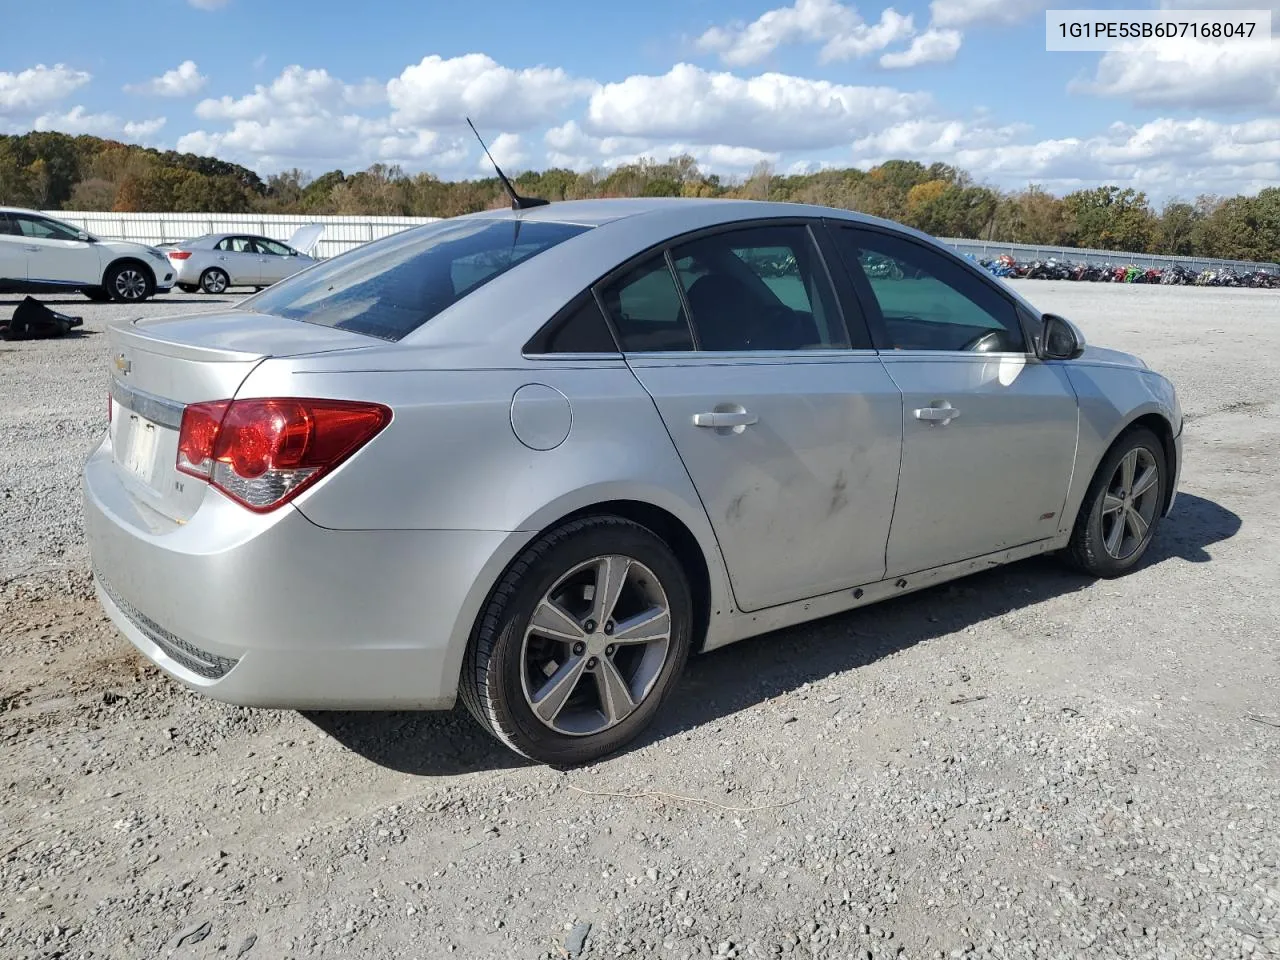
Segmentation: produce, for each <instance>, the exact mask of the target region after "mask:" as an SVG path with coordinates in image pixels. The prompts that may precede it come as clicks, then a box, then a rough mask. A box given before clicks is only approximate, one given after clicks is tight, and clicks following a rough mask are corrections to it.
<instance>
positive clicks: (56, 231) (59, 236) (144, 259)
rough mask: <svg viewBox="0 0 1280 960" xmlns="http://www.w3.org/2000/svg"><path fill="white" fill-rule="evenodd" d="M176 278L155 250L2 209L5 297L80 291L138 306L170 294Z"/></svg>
mask: <svg viewBox="0 0 1280 960" xmlns="http://www.w3.org/2000/svg"><path fill="white" fill-rule="evenodd" d="M174 274H175V271H174V269H173V267H172V266H171V265H170V263H169V260H168V258H167V257H165V255H164V252H163V251H161V250H157V249H156V248H155V247H149V246H146V245H145V244H141V243H131V242H129V241H127V240H100V239H99V238H97V237H95V236H94V235H93V234H91V233H89V232H88V231H86V230H81V229H80V228H79V227H76V226H73V225H72V224H69V223H63V222H62V221H61V220H55V219H53V217H49V216H46V215H45V214H43V213H40V212H39V211H36V210H22V209H19V208H16V207H0V293H60V292H69V291H75V290H78V291H80V292H81V293H83V294H84V295H85V296H87V297H88V298H89V299H90V300H117V301H121V302H124V303H137V302H139V301H142V300H146V299H147V298H148V297H150V296H152V295H153V294H157V293H168V292H169V290H170V288H171V287H172V286H173V282H174Z"/></svg>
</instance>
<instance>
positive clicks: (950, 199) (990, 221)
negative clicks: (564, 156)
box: [0, 133, 1280, 261]
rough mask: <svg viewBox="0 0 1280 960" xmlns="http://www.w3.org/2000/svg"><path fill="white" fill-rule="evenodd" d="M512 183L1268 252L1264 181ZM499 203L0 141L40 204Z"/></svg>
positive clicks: (1259, 255) (964, 229) (104, 144)
mask: <svg viewBox="0 0 1280 960" xmlns="http://www.w3.org/2000/svg"><path fill="white" fill-rule="evenodd" d="M515 180H516V184H517V189H519V190H520V192H521V193H524V194H528V195H531V196H537V197H544V198H546V199H548V200H576V199H585V198H591V197H637V196H642V197H736V198H746V199H757V200H781V201H792V202H797V203H816V204H822V205H826V206H832V207H840V208H843V209H847V210H858V211H861V212H863V213H868V214H872V215H874V216H878V217H885V218H887V219H890V220H897V221H899V222H901V223H906V224H909V225H910V226H913V227H917V228H919V229H921V230H924V231H926V232H928V233H931V234H934V235H936V236H943V237H967V238H973V239H987V240H997V241H1011V242H1015V243H1037V244H1053V245H1057V246H1066V247H1095V248H1101V249H1109V250H1122V251H1126V252H1130V253H1155V254H1178V255H1184V256H1202V257H1223V258H1227V259H1236V260H1262V261H1280V188H1277V187H1269V188H1267V189H1265V190H1262V191H1261V192H1259V193H1258V194H1257V195H1255V196H1233V197H1222V196H1216V195H1211V194H1204V195H1201V196H1199V197H1196V198H1195V199H1194V200H1186V199H1171V200H1169V201H1168V202H1166V203H1165V204H1164V205H1163V207H1161V208H1160V209H1159V210H1157V209H1155V207H1153V205H1152V204H1151V203H1150V201H1149V200H1148V198H1147V196H1146V194H1145V193H1143V192H1142V191H1138V190H1134V189H1132V188H1128V187H1126V188H1122V187H1118V186H1103V187H1093V188H1090V189H1083V190H1076V191H1074V192H1072V193H1068V194H1066V195H1065V196H1061V197H1059V196H1055V195H1053V194H1051V193H1049V192H1048V191H1046V190H1044V189H1042V188H1041V187H1039V186H1036V185H1034V184H1032V185H1030V186H1028V187H1027V188H1026V189H1023V190H1016V191H1002V190H996V189H994V188H992V187H989V186H984V185H982V184H980V183H977V182H976V181H975V180H974V178H973V176H972V175H971V174H969V173H968V172H966V171H964V170H960V169H957V168H956V167H953V166H949V165H947V164H944V163H934V164H931V165H929V166H925V165H924V164H922V163H918V162H916V161H914V160H890V161H887V162H885V163H882V164H880V165H879V166H877V167H874V168H873V169H871V170H865V171H864V170H858V169H853V168H848V169H829V170H822V171H820V172H817V173H809V174H793V175H779V174H777V173H775V171H774V170H773V169H772V168H770V167H769V166H768V165H767V164H761V165H759V166H757V167H756V168H755V169H754V170H753V171H752V172H751V173H750V174H749V175H748V176H745V177H739V178H722V177H720V176H717V175H715V174H707V173H704V172H703V171H702V170H701V169H700V168H699V167H698V164H697V162H696V161H695V160H694V159H693V158H692V157H689V156H681V157H674V158H672V159H670V160H666V161H657V160H649V159H644V160H640V161H638V162H636V163H630V164H624V165H622V166H618V167H614V168H609V169H597V170H590V171H587V172H585V173H578V172H575V171H572V170H566V169H559V168H556V169H550V170H543V171H528V172H525V173H522V174H520V175H519V176H518V177H516V178H515ZM505 202H506V197H505V194H503V192H502V188H501V184H499V182H498V180H497V178H496V177H490V178H485V179H478V180H457V181H447V180H441V179H440V178H439V177H437V176H435V175H434V174H431V173H417V174H408V173H405V172H404V171H403V170H402V169H401V168H400V167H397V166H387V165H384V164H374V165H373V166H371V167H369V168H368V169H367V170H362V171H358V172H353V173H345V172H344V171H342V170H332V171H329V172H328V173H324V174H321V175H320V176H316V177H313V176H311V175H310V174H308V173H304V172H303V171H301V170H288V171H285V172H282V173H277V174H272V175H270V176H268V177H267V178H266V179H265V180H264V179H263V178H261V177H259V176H258V175H257V174H256V173H254V172H253V171H252V170H249V169H247V168H245V167H242V166H239V165H238V164H234V163H228V162H226V161H222V160H217V159H214V158H212V157H201V156H196V155H194V154H189V153H176V152H174V151H159V150H154V149H151V148H147V147H139V146H135V145H131V144H124V143H118V142H116V141H113V140H103V139H100V138H98V137H90V136H78V137H73V136H69V135H67V134H62V133H27V134H22V135H19V136H0V203H5V204H9V205H13V206H25V207H34V208H37V209H43V210H59V209H64V210H114V211H122V212H143V211H154V212H163V213H167V212H193V213H267V214H271V213H290V214H312V215H322V214H354V215H362V214H363V215H368V214H386V215H401V216H432V217H451V216H457V215H459V214H463V213H471V212H474V211H477V210H484V209H487V208H490V207H494V206H500V205H502V204H504V203H505Z"/></svg>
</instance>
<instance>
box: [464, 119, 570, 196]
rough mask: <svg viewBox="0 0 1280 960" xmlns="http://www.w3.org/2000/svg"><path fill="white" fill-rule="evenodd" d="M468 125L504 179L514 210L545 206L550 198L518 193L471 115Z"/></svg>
mask: <svg viewBox="0 0 1280 960" xmlns="http://www.w3.org/2000/svg"><path fill="white" fill-rule="evenodd" d="M464 119H465V120H466V121H467V126H468V127H470V128H471V132H472V133H474V134H475V135H476V139H477V140H479V141H480V149H481V150H483V151H484V155H485V156H486V157H488V158H489V162H490V163H492V164H493V169H494V170H496V171H497V172H498V179H499V180H501V181H502V189H503V190H505V191H507V196H509V197H510V198H511V209H512V210H527V209H529V208H530V207H545V206H546V205H547V204H549V203H550V202H551V201H550V200H543V199H542V198H541V197H522V196H520V194H518V193H516V188H515V187H513V186H512V185H511V181H510V180H508V179H507V175H506V174H505V173H503V172H502V168H501V167H500V166H498V161H497V160H494V159H493V154H491V153H490V152H489V148H488V147H486V146H485V145H484V140H483V139H481V137H480V132H479V131H478V130H476V125H475V124H474V123H472V122H471V118H470V117H466V118H464Z"/></svg>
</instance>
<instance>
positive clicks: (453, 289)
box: [83, 200, 1182, 763]
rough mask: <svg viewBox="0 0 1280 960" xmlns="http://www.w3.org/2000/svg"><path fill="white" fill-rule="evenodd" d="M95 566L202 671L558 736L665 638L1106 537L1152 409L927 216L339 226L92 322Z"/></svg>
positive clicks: (1097, 546)
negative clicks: (264, 261)
mask: <svg viewBox="0 0 1280 960" xmlns="http://www.w3.org/2000/svg"><path fill="white" fill-rule="evenodd" d="M110 344H111V355H112V362H113V367H112V374H113V379H112V383H111V401H110V405H111V413H112V416H111V426H110V429H109V432H108V435H107V436H105V437H104V438H103V440H102V442H101V444H100V445H99V446H98V448H97V449H96V450H95V451H94V452H93V453H92V454H91V455H90V457H89V459H88V461H87V463H86V465H85V468H84V478H83V483H84V496H85V508H86V509H85V512H86V518H87V524H88V535H89V542H90V546H91V553H92V558H93V564H94V572H95V579H96V584H97V590H98V595H99V597H100V599H101V602H102V604H103V606H104V607H105V608H106V610H107V612H108V613H109V614H110V616H111V618H112V619H113V620H114V621H115V623H116V624H117V626H118V627H119V629H120V630H121V631H122V632H123V633H124V634H125V635H126V636H127V637H128V638H129V639H130V640H131V641H132V642H133V643H134V644H135V645H136V646H137V647H138V649H140V650H141V651H142V652H143V653H144V654H145V655H146V656H148V657H149V658H150V659H152V660H153V661H155V662H156V663H157V664H159V665H160V666H161V667H162V668H163V669H165V670H166V671H168V673H170V674H171V675H172V676H173V677H175V678H176V679H178V680H179V681H181V682H182V683H185V684H187V685H188V686H190V687H192V688H194V689H196V690H199V691H201V692H203V693H206V694H208V695H210V696H213V697H216V698H219V699H222V700H226V701H229V702H232V703H239V704H248V705H255V706H265V707H290V708H370V709H382V708H424V709H447V708H449V707H450V706H452V704H453V703H454V701H455V698H456V697H458V696H461V698H462V699H463V701H464V702H465V703H466V705H467V706H468V707H469V708H470V710H471V712H472V713H473V714H474V715H475V717H476V719H477V720H478V721H479V722H480V723H481V724H482V725H484V726H485V727H486V728H488V729H489V730H490V731H492V732H493V734H494V735H495V736H497V737H498V738H500V739H501V740H502V741H503V742H504V743H506V744H507V745H508V746H510V747H511V748H513V749H514V750H517V751H519V752H520V753H522V754H524V755H526V756H529V757H533V758H536V759H538V760H542V761H546V762H553V763H578V762H583V761H586V760H590V759H592V758H596V757H599V756H601V755H604V754H607V753H609V752H611V751H613V750H616V749H618V748H619V747H621V746H622V745H623V744H625V743H627V742H628V741H630V740H631V739H632V738H634V737H635V736H636V735H637V734H638V733H639V732H640V731H641V730H642V729H643V728H644V727H645V726H646V725H647V724H648V723H649V722H650V721H651V720H652V719H653V717H654V715H655V714H656V713H657V712H658V711H659V710H660V709H661V707H662V703H663V701H664V699H665V698H666V697H667V695H668V694H669V693H670V692H671V690H672V687H673V685H674V684H675V682H676V678H677V676H678V675H679V673H680V671H681V668H682V667H683V665H684V663H685V659H686V657H687V656H688V655H689V654H690V653H691V652H697V651H703V650H710V649H714V648H716V647H721V646H724V645H725V644H729V643H733V642H734V641H737V640H741V639H743V638H745V637H750V636H753V635H756V634H761V633H764V632H767V631H772V630H776V629H778V628H781V627H786V626H790V625H793V624H797V623H801V622H804V621H807V620H812V619H814V618H817V617H824V616H828V615H831V614H837V613H841V612H844V611H848V610H851V609H853V608H856V607H860V606H863V605H865V604H869V603H874V602H876V601H878V600H881V599H884V598H886V597H894V596H898V595H901V594H903V593H907V592H910V591H913V590H919V589H920V588H922V587H927V586H929V585H932V584H937V583H940V582H943V581H946V580H950V579H953V578H955V577H960V576H963V575H965V574H967V573H970V572H972V571H975V570H980V569H987V568H989V567H990V566H992V565H994V564H1001V563H1007V562H1011V561H1016V560H1019V559H1021V558H1024V557H1031V556H1034V555H1037V554H1046V553H1058V554H1060V555H1061V556H1062V557H1063V558H1064V559H1065V560H1066V561H1067V562H1069V563H1071V564H1074V565H1075V566H1076V567H1078V568H1079V569H1081V570H1083V571H1085V572H1086V573H1088V574H1090V575H1093V576H1097V577H1113V576H1116V575H1119V574H1122V573H1124V572H1126V571H1128V570H1130V569H1132V568H1133V567H1134V566H1135V565H1136V564H1137V563H1138V562H1139V561H1140V559H1141V557H1142V555H1143V553H1144V551H1145V550H1146V549H1147V547H1148V545H1149V544H1150V542H1151V539H1152V536H1153V535H1154V534H1155V531H1156V528H1157V526H1158V524H1159V522H1160V520H1161V518H1162V517H1164V516H1166V515H1167V514H1168V513H1169V511H1170V508H1171V507H1172V505H1173V502H1174V492H1175V489H1176V486H1177V481H1178V472H1179V465H1180V462H1181V450H1182V413H1181V410H1180V408H1179V405H1178V400H1177V397H1176V395H1175V392H1174V388H1173V387H1172V386H1171V385H1170V383H1169V381H1168V380H1166V379H1165V378H1164V377H1162V376H1161V375H1160V374H1158V373H1155V372H1154V371H1152V370H1149V369H1148V368H1147V367H1146V365H1145V364H1144V363H1143V362H1142V361H1141V360H1139V359H1137V358H1136V357H1132V356H1128V355H1126V354H1122V353H1118V352H1115V351H1112V350H1106V349H1101V348H1098V347H1093V346H1088V347H1086V345H1085V343H1084V339H1083V337H1082V336H1081V334H1080V332H1079V331H1078V330H1077V329H1076V328H1075V327H1074V326H1073V325H1072V324H1071V323H1070V322H1069V321H1067V320H1066V319H1064V318H1062V317H1058V316H1053V315H1048V314H1042V313H1041V312H1040V311H1038V310H1036V309H1035V308H1034V307H1032V306H1031V304H1029V303H1028V302H1027V301H1026V300H1024V299H1023V298H1022V297H1020V296H1019V295H1018V294H1017V293H1015V292H1014V291H1012V290H1011V289H1010V288H1009V287H1008V286H1006V285H1004V284H1003V283H1001V282H1000V281H998V280H996V279H994V278H992V277H991V276H989V275H987V274H986V273H985V272H983V271H980V270H978V269H976V268H975V267H973V266H972V265H971V264H969V263H968V262H966V261H965V260H963V259H962V258H960V257H957V256H956V255H955V254H953V253H952V252H951V251H949V250H948V249H946V248H945V247H943V246H941V245H940V244H938V243H936V242H934V241H932V240H931V239H929V238H928V237H926V236H924V235H922V234H920V233H917V232H915V231H912V230H909V229H907V228H904V227H901V226H899V225H896V224H892V223H888V222H885V221H881V220H875V219H871V218H868V217H863V216H859V215H856V214H852V213H848V212H845V211H839V210H830V209H825V208H820V207H807V206H792V205H783V204H762V203H752V202H745V201H744V202H739V201H706V200H603V201H582V202H574V203H556V204H551V205H548V206H541V207H537V208H533V209H528V210H520V211H510V212H509V211H488V212H486V213H482V214H476V215H474V216H467V217H460V218H456V219H450V220H444V221H441V222H438V223H433V224H429V225H426V226H422V227H420V228H415V229H412V230H409V231H406V232H404V233H401V234H398V235H396V236H394V237H389V238H387V239H385V240H381V241H378V242H375V243H371V244H368V245H366V246H364V247H361V248H359V249H356V250H354V251H352V252H350V253H347V254H344V255H342V256H339V257H336V258H334V259H333V260H330V261H327V262H325V263H323V264H321V265H320V266H317V267H315V268H314V269H312V270H309V271H307V272H306V273H304V274H301V275H299V276H297V277H295V278H293V279H292V280H288V281H285V282H284V283H281V284H279V285H278V286H275V287H273V288H271V289H269V290H267V291H265V292H263V293H260V294H258V295H257V296H255V297H252V298H250V299H248V300H246V301H244V302H242V303H241V304H239V305H238V306H237V307H236V308H234V309H229V310H226V311H225V312H221V313H212V314H208V315H201V316H195V317H188V318H185V319H181V318H180V319H155V318H148V319H139V320H134V321H132V322H130V323H126V324H123V325H119V326H116V327H114V328H112V329H111V331H110Z"/></svg>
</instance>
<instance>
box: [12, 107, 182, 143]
mask: <svg viewBox="0 0 1280 960" xmlns="http://www.w3.org/2000/svg"><path fill="white" fill-rule="evenodd" d="M164 125H165V118H164V117H155V118H153V119H151V120H137V121H135V120H129V121H122V120H121V119H120V118H119V117H117V116H116V115H115V114H113V113H90V112H89V111H88V110H86V109H85V108H84V107H82V106H75V107H72V108H71V109H70V110H68V111H66V112H65V113H45V114H41V115H40V116H38V117H36V119H35V121H34V123H33V124H32V127H33V128H34V129H36V130H42V131H43V130H57V131H58V132H60V133H70V134H73V135H79V134H89V135H92V136H95V137H119V136H124V137H126V138H128V139H129V140H132V141H141V142H146V141H148V140H150V139H151V138H152V137H153V136H154V135H155V134H156V133H158V132H159V131H160V129H161V128H162V127H163V126H164Z"/></svg>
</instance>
